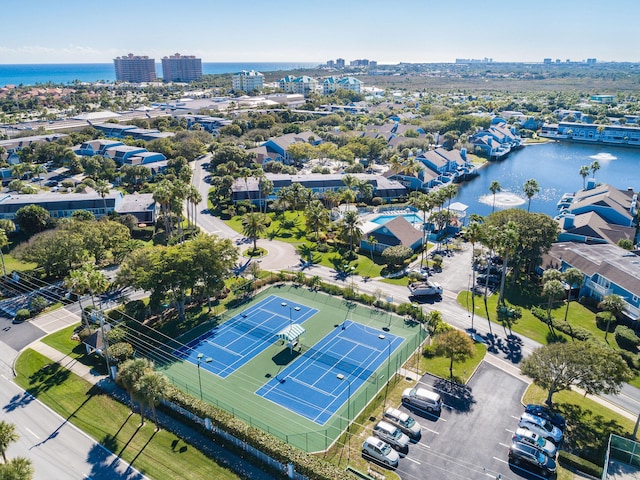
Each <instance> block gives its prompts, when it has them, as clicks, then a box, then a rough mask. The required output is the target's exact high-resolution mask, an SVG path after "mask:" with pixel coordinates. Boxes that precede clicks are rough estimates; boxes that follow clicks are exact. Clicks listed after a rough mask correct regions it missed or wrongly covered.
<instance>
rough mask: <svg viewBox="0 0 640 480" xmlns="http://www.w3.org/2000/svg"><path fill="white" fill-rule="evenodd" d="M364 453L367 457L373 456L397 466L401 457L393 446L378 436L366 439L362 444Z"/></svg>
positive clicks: (382, 461)
mask: <svg viewBox="0 0 640 480" xmlns="http://www.w3.org/2000/svg"><path fill="white" fill-rule="evenodd" d="M362 455H363V456H364V457H365V458H366V457H368V458H372V459H373V460H376V461H378V462H380V463H384V464H385V465H389V466H390V467H397V466H398V460H399V459H400V455H398V452H396V451H395V450H394V449H393V448H391V445H389V444H388V443H386V442H383V441H382V440H380V439H379V438H376V437H368V438H367V439H366V440H365V441H364V443H363V444H362Z"/></svg>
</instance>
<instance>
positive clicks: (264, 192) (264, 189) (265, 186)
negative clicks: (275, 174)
mask: <svg viewBox="0 0 640 480" xmlns="http://www.w3.org/2000/svg"><path fill="white" fill-rule="evenodd" d="M259 189H260V195H261V196H262V197H264V213H267V197H268V196H269V195H271V194H272V193H273V182H272V181H271V180H269V179H268V178H265V177H264V176H262V177H260V185H259Z"/></svg>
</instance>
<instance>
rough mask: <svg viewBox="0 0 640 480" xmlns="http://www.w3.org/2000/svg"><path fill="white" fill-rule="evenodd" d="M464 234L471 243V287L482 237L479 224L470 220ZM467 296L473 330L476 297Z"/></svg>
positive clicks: (474, 277)
mask: <svg viewBox="0 0 640 480" xmlns="http://www.w3.org/2000/svg"><path fill="white" fill-rule="evenodd" d="M464 234H465V235H464V236H465V238H466V239H467V241H468V242H470V243H471V285H475V284H476V270H475V268H473V262H474V261H475V258H476V243H477V242H478V241H480V238H481V236H482V225H481V224H480V223H479V222H477V221H475V220H472V221H470V222H469V225H468V226H467V230H466V231H465V232H464ZM487 276H488V272H487ZM468 295H471V328H473V319H474V317H475V312H476V296H475V295H474V294H473V292H469V293H468Z"/></svg>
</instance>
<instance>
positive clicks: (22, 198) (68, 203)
mask: <svg viewBox="0 0 640 480" xmlns="http://www.w3.org/2000/svg"><path fill="white" fill-rule="evenodd" d="M27 205H38V206H40V207H42V208H44V209H45V210H47V211H48V212H49V215H51V217H52V218H68V217H70V216H71V215H72V214H73V212H75V211H77V210H86V211H88V212H91V213H93V214H94V215H95V217H96V218H100V217H103V216H105V215H108V214H109V213H111V212H116V213H118V214H119V215H127V214H131V215H133V216H135V217H136V219H137V221H138V222H139V223H145V224H153V223H155V221H156V218H157V206H156V202H155V200H154V199H153V194H151V193H145V194H134V195H123V194H122V192H119V191H116V190H112V191H111V192H109V193H108V194H107V195H105V196H104V198H103V197H102V196H101V195H100V194H99V193H97V192H95V191H94V190H91V189H89V190H88V191H87V192H85V193H65V194H61V193H53V192H40V193H37V194H28V195H27V194H3V195H2V196H0V218H1V219H8V220H14V219H15V215H16V212H17V211H18V210H20V208H22V207H25V206H27Z"/></svg>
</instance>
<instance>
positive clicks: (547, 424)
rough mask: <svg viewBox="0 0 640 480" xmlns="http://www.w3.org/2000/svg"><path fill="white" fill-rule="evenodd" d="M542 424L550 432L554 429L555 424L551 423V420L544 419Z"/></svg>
mask: <svg viewBox="0 0 640 480" xmlns="http://www.w3.org/2000/svg"><path fill="white" fill-rule="evenodd" d="M540 426H541V427H542V428H544V429H545V430H546V431H547V432H549V433H551V432H552V431H553V425H551V424H550V423H549V422H545V421H544V420H543V421H541V422H540Z"/></svg>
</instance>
